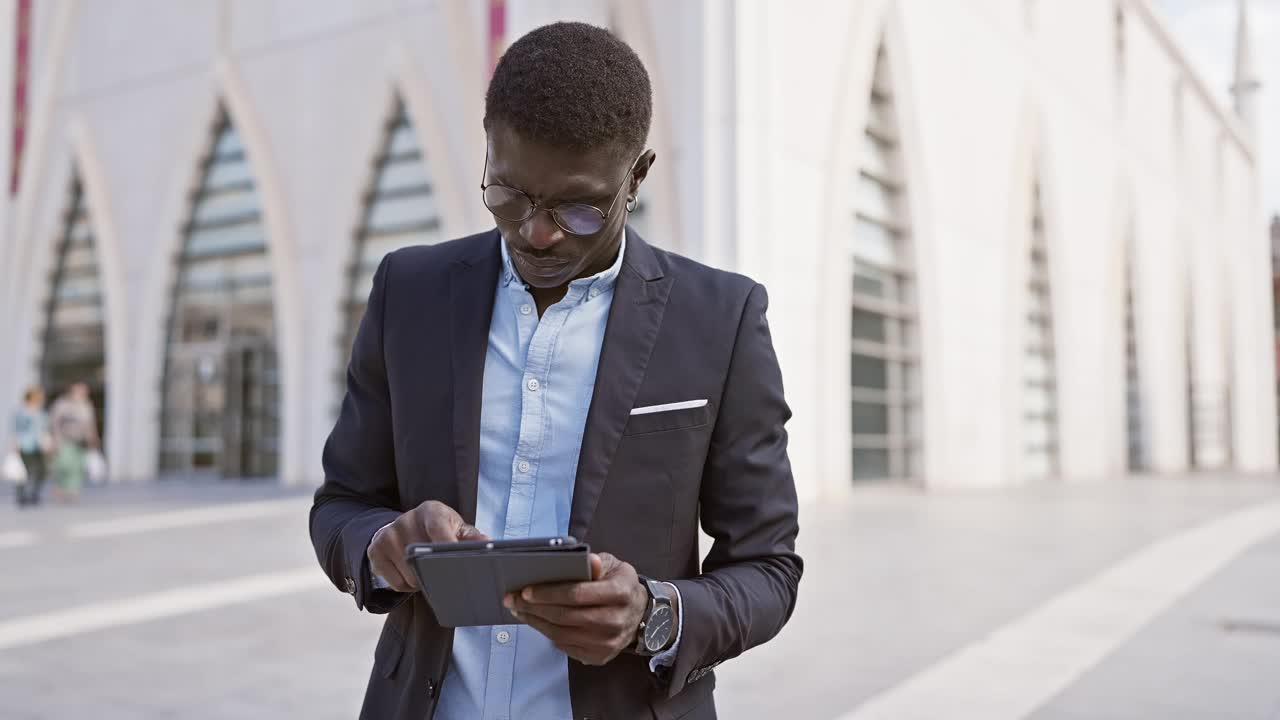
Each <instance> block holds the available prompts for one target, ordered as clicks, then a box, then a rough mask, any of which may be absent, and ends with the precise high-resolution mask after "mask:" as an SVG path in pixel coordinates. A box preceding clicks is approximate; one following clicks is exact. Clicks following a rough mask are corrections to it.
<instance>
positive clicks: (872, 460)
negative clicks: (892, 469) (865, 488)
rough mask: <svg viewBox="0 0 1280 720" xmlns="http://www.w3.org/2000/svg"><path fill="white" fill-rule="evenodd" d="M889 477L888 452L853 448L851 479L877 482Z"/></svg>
mask: <svg viewBox="0 0 1280 720" xmlns="http://www.w3.org/2000/svg"><path fill="white" fill-rule="evenodd" d="M887 477H889V451H888V450H871V449H865V448H855V449H854V451H853V478H854V479H855V480H877V479H880V478H887Z"/></svg>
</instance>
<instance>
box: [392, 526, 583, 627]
mask: <svg viewBox="0 0 1280 720" xmlns="http://www.w3.org/2000/svg"><path fill="white" fill-rule="evenodd" d="M590 554H591V548H590V547H588V546H587V544H586V543H580V542H578V541H577V540H575V539H573V538H571V537H555V538H527V539H521V540H472V541H465V542H452V543H415V544H413V545H410V546H409V547H407V548H405V555H406V557H407V559H408V561H409V564H410V565H411V566H412V567H413V569H414V572H416V573H417V574H418V587H420V588H422V593H423V594H424V595H425V596H426V598H427V602H428V603H429V604H430V605H431V609H432V610H433V611H434V612H435V615H436V621H437V622H439V623H440V624H441V625H442V626H444V627H467V626H471V625H507V624H511V623H516V622H519V621H518V620H516V618H515V616H513V615H512V614H511V613H510V612H509V611H508V610H507V609H506V608H505V607H503V606H502V598H503V597H504V596H505V595H506V594H507V593H509V592H516V591H518V590H521V589H523V588H525V587H528V586H529V585H539V584H542V583H553V582H571V581H581V580H590V579H591V560H590V557H589V556H590Z"/></svg>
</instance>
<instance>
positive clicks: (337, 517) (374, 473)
mask: <svg viewBox="0 0 1280 720" xmlns="http://www.w3.org/2000/svg"><path fill="white" fill-rule="evenodd" d="M393 254H394V253H393ZM393 254H389V255H387V256H386V257H385V258H383V260H382V263H381V264H380V265H379V266H378V270H377V272H376V273H375V274H374V276H373V290H372V292H370V294H369V304H368V307H367V309H366V310H365V314H364V318H363V319H362V320H361V321H360V328H359V330H358V331H357V333H356V338H355V343H354V345H353V347H352V349H351V361H350V362H349V363H348V365H347V392H346V396H345V397H344V398H343V400H342V409H341V411H340V412H339V414H338V421H337V423H336V424H335V425H334V427H333V431H332V432H331V433H330V434H329V439H328V441H327V442H326V443H325V446H324V455H323V459H322V462H323V466H324V484H322V485H321V486H320V489H319V490H317V491H316V495H315V501H314V502H313V503H312V506H311V522H310V527H311V543H312V545H314V546H315V551H316V557H317V558H318V559H319V560H320V566H321V567H322V568H324V571H325V573H326V574H328V576H329V579H330V580H331V581H333V584H334V586H336V587H337V588H338V589H339V590H341V591H343V592H346V593H350V594H351V595H352V596H353V597H354V598H355V601H356V607H358V608H361V609H366V610H368V611H370V612H373V613H385V612H390V611H391V610H392V609H394V608H395V607H396V606H397V605H399V604H400V603H401V602H403V601H404V600H405V599H406V598H408V597H409V595H408V594H404V593H397V592H394V591H392V590H386V589H383V590H375V589H374V588H373V582H372V578H371V577H370V575H369V562H368V558H367V557H366V555H365V552H366V551H367V550H368V547H369V542H370V540H372V538H373V534H374V533H375V532H377V531H378V529H379V528H381V527H382V526H383V525H386V524H387V523H389V522H391V521H392V520H395V519H396V518H397V517H399V515H400V513H401V512H402V511H403V508H401V503H400V493H399V490H398V485H397V481H396V468H395V444H394V441H393V436H392V423H391V396H390V390H389V387H388V383H387V369H386V364H385V362H384V356H383V349H384V348H383V337H382V336H383V333H382V328H383V317H384V315H385V313H386V298H387V286H388V284H389V283H390V276H391V263H392V255H393Z"/></svg>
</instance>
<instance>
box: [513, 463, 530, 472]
mask: <svg viewBox="0 0 1280 720" xmlns="http://www.w3.org/2000/svg"><path fill="white" fill-rule="evenodd" d="M516 469H517V470H519V471H520V472H522V473H527V472H529V461H528V460H521V461H520V462H518V463H516Z"/></svg>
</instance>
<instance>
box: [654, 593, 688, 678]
mask: <svg viewBox="0 0 1280 720" xmlns="http://www.w3.org/2000/svg"><path fill="white" fill-rule="evenodd" d="M662 584H663V585H666V586H667V587H669V588H671V589H672V590H675V591H676V606H677V607H678V608H679V612H678V613H677V614H676V641H675V642H673V643H671V647H669V648H667V649H666V650H664V651H662V652H661V653H659V654H657V655H654V656H653V657H651V658H649V672H652V673H656V672H658V668H659V667H664V668H668V667H671V666H672V665H675V664H676V654H677V653H678V652H679V651H680V636H681V635H682V634H684V598H681V597H680V588H678V587H676V586H675V585H674V584H672V583H662Z"/></svg>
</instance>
